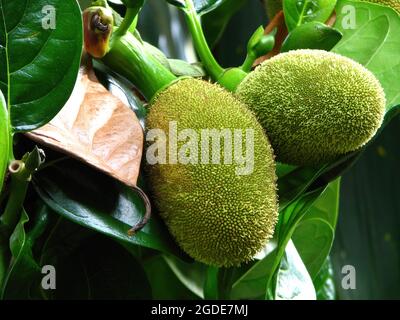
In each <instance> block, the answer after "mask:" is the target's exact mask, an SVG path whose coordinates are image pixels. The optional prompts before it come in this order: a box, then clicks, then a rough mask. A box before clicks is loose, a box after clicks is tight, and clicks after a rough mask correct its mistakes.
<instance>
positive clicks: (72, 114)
mask: <svg viewBox="0 0 400 320" xmlns="http://www.w3.org/2000/svg"><path fill="white" fill-rule="evenodd" d="M27 136H28V137H29V138H31V139H32V140H34V141H36V142H38V143H40V144H44V145H46V146H48V147H50V148H53V149H56V150H58V151H61V152H63V153H66V154H68V155H70V156H72V157H75V158H77V159H79V160H81V161H83V162H85V163H87V164H89V165H91V166H93V167H95V168H97V169H99V170H101V171H103V172H104V173H106V174H108V175H110V176H112V177H114V178H116V179H118V180H119V181H121V182H123V183H125V184H126V185H128V186H131V187H135V186H136V182H137V179H138V175H139V168H140V161H141V157H142V152H143V136H144V134H143V129H142V127H141V126H140V123H139V120H138V119H137V117H136V115H135V113H134V112H133V111H132V110H131V109H130V108H129V107H128V106H127V105H125V104H124V103H123V102H122V101H121V100H120V99H118V98H117V97H115V96H113V95H112V94H111V93H110V92H109V91H107V90H106V89H105V88H104V87H103V86H102V85H101V84H100V83H99V81H98V80H97V78H96V76H95V74H94V72H93V70H91V69H88V68H86V67H85V68H82V69H81V71H80V73H79V78H78V81H77V84H76V85H75V88H74V91H73V93H72V95H71V97H70V99H69V100H68V102H67V103H66V105H65V106H64V107H63V109H62V110H61V111H60V113H59V114H58V115H57V116H56V117H55V118H54V119H53V120H52V121H51V122H50V123H48V124H47V125H45V126H43V127H41V128H39V129H37V130H35V131H32V132H30V133H27Z"/></svg>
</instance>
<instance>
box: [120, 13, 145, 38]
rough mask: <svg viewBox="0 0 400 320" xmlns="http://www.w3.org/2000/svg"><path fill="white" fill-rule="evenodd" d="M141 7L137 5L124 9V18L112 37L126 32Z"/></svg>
mask: <svg viewBox="0 0 400 320" xmlns="http://www.w3.org/2000/svg"><path fill="white" fill-rule="evenodd" d="M141 8H142V7H141V6H138V7H134V8H128V9H127V10H126V14H125V17H124V20H122V23H121V25H120V26H119V27H118V29H117V30H116V31H115V32H114V37H116V38H118V37H122V36H124V35H125V34H126V33H127V32H128V30H129V28H130V26H131V25H132V23H133V22H134V21H135V19H136V17H137V15H138V13H139V11H140V9H141Z"/></svg>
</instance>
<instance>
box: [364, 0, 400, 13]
mask: <svg viewBox="0 0 400 320" xmlns="http://www.w3.org/2000/svg"><path fill="white" fill-rule="evenodd" d="M364 2H372V3H377V4H381V5H383V6H388V7H391V8H392V9H394V10H396V11H397V12H398V13H400V0H365V1H364Z"/></svg>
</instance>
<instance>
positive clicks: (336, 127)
mask: <svg viewBox="0 0 400 320" xmlns="http://www.w3.org/2000/svg"><path fill="white" fill-rule="evenodd" d="M237 95H238V96H239V98H240V99H241V100H242V101H243V102H244V103H245V104H247V105H248V106H249V107H250V108H251V109H252V110H253V111H254V112H255V114H256V115H257V117H258V119H259V121H260V123H261V124H262V126H263V127H264V128H265V130H266V132H267V135H268V137H269V138H270V140H271V144H272V147H273V148H274V150H275V154H276V156H277V160H278V161H281V162H284V163H289V164H295V165H317V164H321V163H324V162H327V161H330V160H334V159H335V158H337V157H338V156H339V155H342V154H346V153H348V152H351V151H354V150H357V149H358V148H360V147H361V146H363V145H364V144H365V143H367V142H368V141H369V140H370V139H371V138H372V137H373V136H374V134H375V133H376V131H377V129H378V128H379V127H380V125H381V123H382V120H383V116H384V112H385V103H386V102H385V95H384V92H383V89H382V87H381V85H380V83H379V81H378V80H377V79H376V78H375V77H374V75H373V74H372V73H371V72H370V71H368V70H367V69H365V68H364V67H363V66H362V65H360V64H358V63H357V62H355V61H353V60H351V59H349V58H346V57H343V56H340V55H338V54H335V53H331V52H326V51H322V50H295V51H290V52H287V53H282V54H279V55H277V56H275V57H274V58H272V59H270V60H267V61H265V62H264V63H263V64H261V66H259V67H258V68H257V69H256V70H255V71H254V72H252V73H250V74H249V75H248V76H247V77H246V78H245V79H244V80H243V82H242V83H241V84H240V85H239V87H238V89H237Z"/></svg>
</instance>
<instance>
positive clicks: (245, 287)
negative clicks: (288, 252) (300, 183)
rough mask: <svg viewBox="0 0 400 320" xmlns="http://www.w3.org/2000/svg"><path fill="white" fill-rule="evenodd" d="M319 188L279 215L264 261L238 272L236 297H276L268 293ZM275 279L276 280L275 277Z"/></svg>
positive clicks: (234, 288) (235, 287) (235, 283)
mask: <svg viewBox="0 0 400 320" xmlns="http://www.w3.org/2000/svg"><path fill="white" fill-rule="evenodd" d="M323 190H324V188H318V189H316V190H314V191H312V192H308V193H305V194H303V195H302V196H300V197H299V198H298V199H297V200H296V201H294V202H292V203H291V204H290V205H288V206H287V207H286V208H285V209H284V210H283V211H281V213H280V215H279V223H278V225H277V227H276V231H275V240H274V241H270V242H269V244H268V245H267V247H266V250H265V252H264V257H263V258H262V259H261V260H258V261H255V262H253V263H252V264H251V265H250V266H249V267H248V268H246V267H243V268H241V269H242V270H240V269H239V270H237V271H236V273H238V275H237V276H236V279H235V281H234V283H233V285H232V293H231V296H232V298H235V299H265V298H267V297H268V298H273V297H274V292H275V290H273V293H272V297H271V295H270V294H269V293H268V292H267V289H270V288H271V286H273V285H274V284H273V281H272V280H273V279H275V280H276V274H277V272H278V270H279V267H280V265H281V260H282V258H283V257H284V254H285V249H286V246H287V244H288V243H289V241H290V239H291V237H292V235H293V232H294V231H295V229H296V226H297V224H298V223H299V221H301V219H302V218H303V217H304V215H305V214H306V213H307V212H308V210H309V209H310V208H311V206H312V205H313V203H314V202H315V201H316V200H317V199H318V197H319V196H320V195H321V193H322V192H323ZM274 277H275V278H274Z"/></svg>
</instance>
